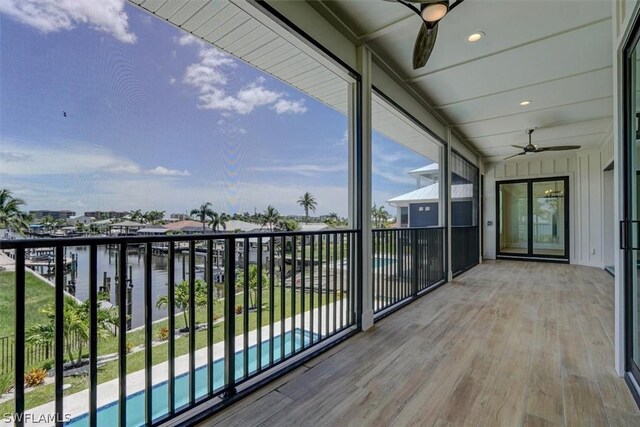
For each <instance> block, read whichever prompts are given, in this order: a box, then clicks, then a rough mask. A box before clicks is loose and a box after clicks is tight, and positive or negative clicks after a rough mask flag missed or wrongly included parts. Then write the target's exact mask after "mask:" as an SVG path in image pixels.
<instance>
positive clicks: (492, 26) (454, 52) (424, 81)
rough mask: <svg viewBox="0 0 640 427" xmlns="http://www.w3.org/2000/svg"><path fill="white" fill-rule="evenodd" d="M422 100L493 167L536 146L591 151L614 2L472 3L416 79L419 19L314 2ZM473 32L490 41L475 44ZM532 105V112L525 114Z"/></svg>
mask: <svg viewBox="0 0 640 427" xmlns="http://www.w3.org/2000/svg"><path fill="white" fill-rule="evenodd" d="M309 3H310V4H311V5H312V6H313V7H314V8H315V9H316V10H317V11H319V12H320V13H321V14H322V15H323V16H324V17H325V18H326V19H327V20H329V21H330V22H332V24H333V25H335V26H336V27H338V28H339V29H341V31H342V32H343V33H344V34H345V35H346V36H347V37H349V38H350V39H351V40H352V41H353V42H354V43H356V44H362V43H364V44H366V45H368V46H369V47H370V48H371V50H372V51H373V54H374V60H375V61H376V62H377V63H378V64H379V65H381V66H382V67H383V68H387V69H389V70H392V71H393V72H394V73H395V74H396V76H397V78H398V80H400V81H401V82H403V83H404V84H406V85H407V86H408V87H409V88H410V89H411V90H413V91H415V92H416V93H417V94H418V95H419V96H420V97H422V98H423V99H424V100H425V101H426V102H427V103H428V104H429V105H430V107H431V108H432V110H433V111H434V112H435V113H436V114H438V115H439V116H440V117H442V118H443V119H444V120H445V121H446V122H447V123H448V124H449V125H451V126H453V127H454V129H455V131H456V132H457V133H458V134H459V135H460V136H461V137H462V138H463V139H465V140H467V141H468V142H470V143H471V145H473V146H474V147H475V148H476V149H477V150H478V151H479V152H480V153H481V154H482V155H483V156H484V157H485V159H486V160H487V161H491V162H495V161H500V160H501V159H503V158H504V157H506V156H509V155H512V154H516V153H517V150H515V149H514V148H511V147H510V145H511V144H518V145H522V144H525V143H526V140H527V136H526V134H525V132H524V131H525V130H526V129H528V128H532V127H538V128H539V129H538V131H536V132H535V133H534V135H533V137H534V138H533V142H534V143H536V144H537V145H539V146H542V147H545V146H550V145H560V144H562V145H565V144H571V145H574V144H577V145H582V146H583V147H584V148H593V147H596V146H598V144H599V143H600V142H601V141H603V140H604V139H605V138H606V137H607V134H608V132H609V131H610V127H611V124H612V114H613V104H612V94H613V76H612V73H613V70H612V59H613V54H612V52H611V46H612V40H611V38H612V23H611V14H612V2H611V1H610V0H466V1H465V2H464V3H463V4H461V5H460V6H459V7H458V8H456V9H455V10H453V11H452V12H451V14H450V15H448V16H446V17H445V19H443V21H442V22H441V24H440V27H439V31H438V39H437V42H436V45H435V49H434V51H433V54H432V55H431V58H430V59H429V62H428V63H427V65H426V66H425V67H424V68H422V69H419V70H416V71H414V70H412V67H411V55H412V51H413V43H414V41H415V34H416V33H417V31H418V28H419V24H420V21H419V18H418V16H417V15H415V14H412V13H411V12H410V11H409V10H408V9H407V8H405V7H404V6H402V5H399V4H394V3H390V2H385V1H381V0H347V1H344V0H343V1H328V0H320V1H310V2H309ZM476 31H483V32H484V33H486V36H485V37H484V38H482V39H481V40H480V41H479V42H476V43H469V42H467V41H466V38H467V36H468V35H469V34H471V33H474V32H476ZM522 100H531V101H532V103H531V104H530V105H529V106H526V107H522V106H520V105H519V103H520V101H522Z"/></svg>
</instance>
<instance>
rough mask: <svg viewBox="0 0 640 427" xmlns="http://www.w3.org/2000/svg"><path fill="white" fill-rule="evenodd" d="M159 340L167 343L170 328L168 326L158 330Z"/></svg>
mask: <svg viewBox="0 0 640 427" xmlns="http://www.w3.org/2000/svg"><path fill="white" fill-rule="evenodd" d="M158 339H159V340H161V341H166V340H168V339H169V328H167V327H166V326H163V327H161V328H160V329H159V330H158Z"/></svg>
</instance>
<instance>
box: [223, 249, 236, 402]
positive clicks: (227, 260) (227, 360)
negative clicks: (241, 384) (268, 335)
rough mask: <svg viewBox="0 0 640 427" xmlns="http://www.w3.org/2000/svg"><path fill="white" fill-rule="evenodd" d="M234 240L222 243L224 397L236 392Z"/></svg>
mask: <svg viewBox="0 0 640 427" xmlns="http://www.w3.org/2000/svg"><path fill="white" fill-rule="evenodd" d="M235 283H236V241H235V239H234V238H227V239H226V240H225V245H224V341H225V345H224V379H225V386H226V391H225V393H224V396H225V397H231V396H233V395H235V394H236V387H235V383H236V350H235V348H236V319H235V317H236V311H235V308H236V289H235Z"/></svg>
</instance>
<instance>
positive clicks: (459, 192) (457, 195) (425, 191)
mask: <svg viewBox="0 0 640 427" xmlns="http://www.w3.org/2000/svg"><path fill="white" fill-rule="evenodd" d="M439 193H440V183H435V184H431V185H427V186H425V187H422V188H418V189H417V190H413V191H410V192H408V193H405V194H403V195H401V196H397V197H394V198H393V199H389V200H387V203H389V204H391V205H393V206H398V205H403V204H408V203H411V202H437V201H438V200H440V197H439ZM472 197H473V184H455V185H452V186H451V199H452V200H455V199H471V198H472Z"/></svg>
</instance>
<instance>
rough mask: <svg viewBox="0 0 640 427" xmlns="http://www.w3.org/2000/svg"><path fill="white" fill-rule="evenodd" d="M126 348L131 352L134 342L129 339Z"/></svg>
mask: <svg viewBox="0 0 640 427" xmlns="http://www.w3.org/2000/svg"><path fill="white" fill-rule="evenodd" d="M125 348H126V350H127V353H131V351H132V350H133V343H132V342H131V341H127V346H126V347H125Z"/></svg>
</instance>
